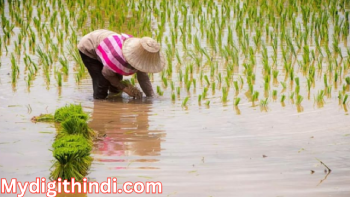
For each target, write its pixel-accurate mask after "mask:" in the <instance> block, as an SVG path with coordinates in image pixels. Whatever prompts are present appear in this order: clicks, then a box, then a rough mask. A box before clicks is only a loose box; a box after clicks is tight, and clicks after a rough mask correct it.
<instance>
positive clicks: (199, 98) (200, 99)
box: [198, 94, 202, 105]
mask: <svg viewBox="0 0 350 197" xmlns="http://www.w3.org/2000/svg"><path fill="white" fill-rule="evenodd" d="M201 103H202V95H201V94H200V95H198V105H201Z"/></svg>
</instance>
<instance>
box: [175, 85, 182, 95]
mask: <svg viewBox="0 0 350 197" xmlns="http://www.w3.org/2000/svg"><path fill="white" fill-rule="evenodd" d="M180 92H181V89H180V87H176V94H177V96H178V97H180Z"/></svg>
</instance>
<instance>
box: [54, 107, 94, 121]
mask: <svg viewBox="0 0 350 197" xmlns="http://www.w3.org/2000/svg"><path fill="white" fill-rule="evenodd" d="M72 116H74V117H77V118H79V119H82V120H85V121H86V120H87V119H88V115H87V114H86V113H85V112H84V111H83V108H82V107H81V105H74V104H70V105H66V106H64V107H61V108H59V109H57V110H56V111H55V115H54V119H55V122H63V121H65V120H66V119H67V118H69V117H72Z"/></svg>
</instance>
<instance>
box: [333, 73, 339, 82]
mask: <svg viewBox="0 0 350 197" xmlns="http://www.w3.org/2000/svg"><path fill="white" fill-rule="evenodd" d="M338 77H339V74H338V72H335V73H334V82H335V83H337V82H338Z"/></svg>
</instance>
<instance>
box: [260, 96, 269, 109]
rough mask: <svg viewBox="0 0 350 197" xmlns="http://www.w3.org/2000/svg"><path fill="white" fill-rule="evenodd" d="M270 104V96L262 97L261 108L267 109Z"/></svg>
mask: <svg viewBox="0 0 350 197" xmlns="http://www.w3.org/2000/svg"><path fill="white" fill-rule="evenodd" d="M268 104H269V101H268V98H265V99H261V100H260V108H261V110H262V111H267V107H268Z"/></svg>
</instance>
